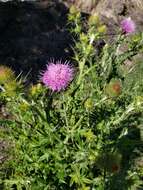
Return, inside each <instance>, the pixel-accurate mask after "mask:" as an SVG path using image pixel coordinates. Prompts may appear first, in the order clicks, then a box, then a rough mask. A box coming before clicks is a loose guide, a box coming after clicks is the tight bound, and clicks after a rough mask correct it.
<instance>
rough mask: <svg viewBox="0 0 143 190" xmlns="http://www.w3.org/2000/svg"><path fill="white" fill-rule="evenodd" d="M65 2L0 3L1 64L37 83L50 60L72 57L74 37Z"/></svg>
mask: <svg viewBox="0 0 143 190" xmlns="http://www.w3.org/2000/svg"><path fill="white" fill-rule="evenodd" d="M67 13H68V9H67V8H66V6H65V5H64V4H62V3H59V2H57V1H52V2H51V3H48V4H42V3H41V4H40V3H39V2H38V3H36V2H35V3H34V2H15V1H12V2H6V3H2V2H1V3H0V31H1V32H0V64H2V65H7V66H10V67H11V68H12V69H14V71H15V72H16V74H17V75H18V74H19V73H22V75H28V79H29V81H32V82H36V81H37V79H38V77H39V72H40V71H41V70H43V69H44V68H45V67H46V64H47V62H48V61H49V60H50V59H53V58H54V59H55V60H58V59H62V60H63V61H65V60H66V59H68V60H69V59H70V57H71V55H72V51H71V45H72V37H71V35H70V33H69V30H68V26H67Z"/></svg>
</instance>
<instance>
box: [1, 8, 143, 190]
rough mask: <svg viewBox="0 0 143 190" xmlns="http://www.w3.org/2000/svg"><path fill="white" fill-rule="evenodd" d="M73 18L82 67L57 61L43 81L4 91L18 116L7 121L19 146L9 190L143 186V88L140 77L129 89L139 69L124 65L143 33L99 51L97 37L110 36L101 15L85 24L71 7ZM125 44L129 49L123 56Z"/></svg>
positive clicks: (124, 37) (5, 179)
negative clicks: (10, 93)
mask: <svg viewBox="0 0 143 190" xmlns="http://www.w3.org/2000/svg"><path fill="white" fill-rule="evenodd" d="M69 23H70V26H71V32H72V34H73V36H74V37H75V39H76V40H75V46H74V47H73V49H74V57H73V63H76V65H77V67H76V69H75V66H74V65H72V66H71V65H69V64H68V63H66V64H65V63H63V62H62V61H61V62H59V61H55V62H51V63H49V64H48V65H47V69H46V70H45V71H43V72H42V76H41V77H40V79H39V80H40V82H42V83H41V84H39V83H38V84H37V85H34V86H32V87H29V92H28V93H27V91H26V92H25V91H24V92H23V93H19V94H17V97H16V98H15V99H14V98H11V97H5V101H6V107H7V109H8V111H9V114H10V115H11V117H10V118H8V119H6V118H5V120H4V122H3V123H2V124H1V125H4V126H5V127H7V128H8V131H7V134H5V135H7V136H9V138H10V140H11V143H12V144H13V146H14V148H13V152H12V153H11V154H12V159H11V160H10V161H9V162H8V164H9V165H6V166H5V167H6V168H7V170H8V168H10V169H9V170H8V171H9V172H8V173H7V175H5V176H3V180H2V181H1V184H2V185H3V188H4V190H10V189H14V188H15V189H18V190H20V189H26V190H46V189H47V190H64V189H68V190H70V189H71V190H73V189H74V190H95V189H96V190H97V189H100V190H104V189H106V190H108V189H109V190H111V189H113V190H116V189H118V190H119V188H120V189H121V190H127V189H133V188H136V189H139V188H140V189H142V187H143V184H142V180H141V179H142V169H141V168H140V167H138V165H137V164H135V163H136V160H137V159H139V158H141V155H142V154H141V152H142V140H143V139H142V137H141V130H142V126H143V120H142V114H143V94H142V92H140V93H139V94H135V91H134V93H133V89H136V86H137V85H138V90H140V88H141V84H140V83H136V82H134V80H133V82H132V87H131V88H129V87H128V88H126V87H127V85H128V81H130V79H129V78H130V77H133V76H136V75H134V74H135V72H136V71H137V70H136V69H135V71H134V70H132V72H130V71H129V72H126V73H123V75H122V72H119V71H120V68H121V67H122V66H123V65H124V62H125V61H126V60H128V59H130V60H133V57H134V56H135V55H136V54H138V53H140V52H141V51H142V44H143V36H142V34H133V35H134V36H132V35H125V34H124V33H122V31H121V34H119V35H117V38H115V40H114V41H113V42H112V44H110V43H108V41H107V42H106V44H105V46H104V47H102V48H101V50H100V53H99V54H97V52H96V51H97V50H96V49H95V43H96V42H97V41H98V40H100V39H104V40H105V41H106V38H105V37H106V36H107V35H105V34H106V30H105V28H106V27H105V26H104V24H102V23H101V21H100V19H99V18H98V17H97V15H94V16H93V17H90V18H89V19H87V21H86V24H85V20H84V24H83V18H82V16H81V15H80V13H79V12H78V11H77V10H76V9H75V8H73V7H72V8H71V10H70V13H69ZM120 28H121V26H120V25H119V31H120ZM101 29H102V30H101ZM133 38H134V40H133ZM124 43H126V45H127V46H128V49H127V50H125V51H124V52H122V53H121V54H119V53H118V50H119V48H120V47H121V46H122V45H123V44H124ZM140 64H142V63H140ZM75 70H76V73H75ZM135 78H136V77H135ZM51 91H52V93H51ZM8 166H9V167H8Z"/></svg>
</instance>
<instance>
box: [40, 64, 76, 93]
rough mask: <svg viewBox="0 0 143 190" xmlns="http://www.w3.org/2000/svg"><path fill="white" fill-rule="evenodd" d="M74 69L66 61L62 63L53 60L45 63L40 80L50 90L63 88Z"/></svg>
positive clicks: (71, 76)
mask: <svg viewBox="0 0 143 190" xmlns="http://www.w3.org/2000/svg"><path fill="white" fill-rule="evenodd" d="M73 75H74V69H73V68H72V66H71V65H69V63H68V62H65V63H62V62H61V61H57V62H56V63H54V62H53V61H52V62H50V63H49V64H48V65H47V69H46V70H45V71H44V72H43V73H42V77H41V80H42V82H43V83H44V84H45V86H47V87H49V88H50V89H51V90H52V91H58V92H59V91H61V90H65V88H66V87H67V86H68V84H69V83H70V82H71V81H72V79H73Z"/></svg>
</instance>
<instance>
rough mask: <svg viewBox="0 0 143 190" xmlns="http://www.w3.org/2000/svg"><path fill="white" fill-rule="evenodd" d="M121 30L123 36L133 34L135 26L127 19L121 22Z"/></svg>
mask: <svg viewBox="0 0 143 190" xmlns="http://www.w3.org/2000/svg"><path fill="white" fill-rule="evenodd" d="M121 28H122V31H123V32H124V33H125V34H129V33H133V32H135V29H136V25H135V23H134V21H133V20H132V19H131V18H130V17H129V18H125V19H124V20H122V21H121Z"/></svg>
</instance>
